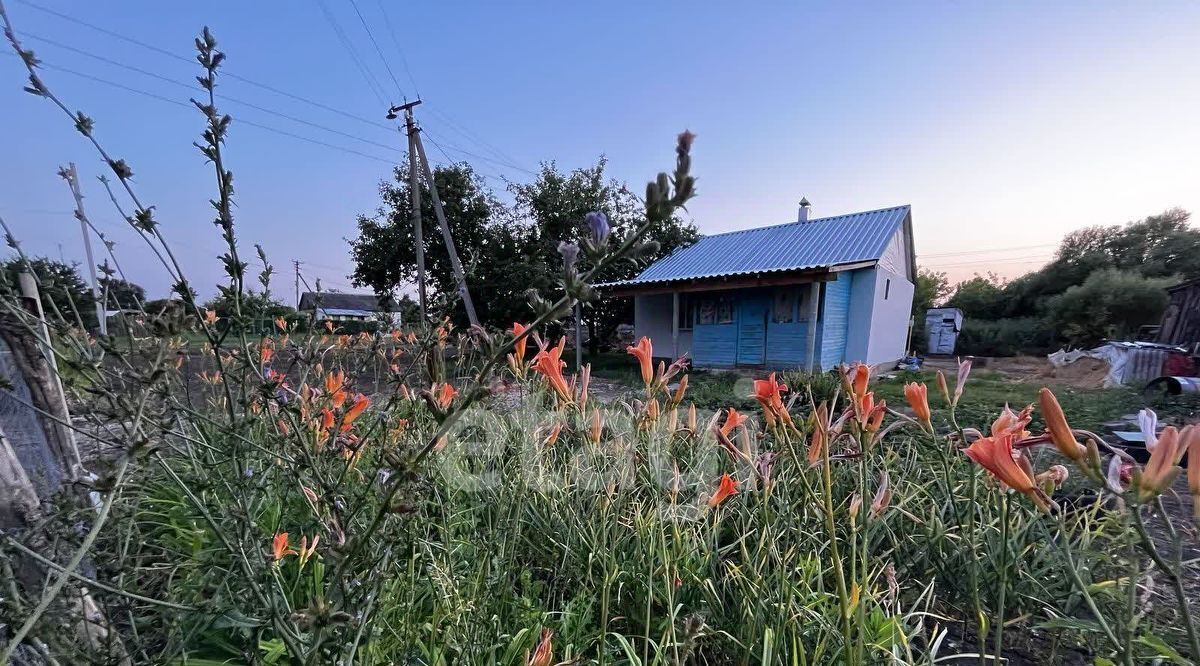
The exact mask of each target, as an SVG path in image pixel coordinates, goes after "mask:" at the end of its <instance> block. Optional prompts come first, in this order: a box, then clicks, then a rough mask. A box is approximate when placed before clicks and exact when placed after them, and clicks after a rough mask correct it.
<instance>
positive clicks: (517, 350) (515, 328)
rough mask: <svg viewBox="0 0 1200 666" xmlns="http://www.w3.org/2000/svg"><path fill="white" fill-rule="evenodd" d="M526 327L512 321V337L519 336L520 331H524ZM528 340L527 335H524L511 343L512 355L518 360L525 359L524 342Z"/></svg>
mask: <svg viewBox="0 0 1200 666" xmlns="http://www.w3.org/2000/svg"><path fill="white" fill-rule="evenodd" d="M526 328H527V327H526V326H525V325H524V324H521V323H519V322H515V321H514V322H513V325H512V334H513V337H519V336H520V335H521V334H522V333H524V332H525V330H526ZM528 341H529V337H528V336H526V337H523V338H521V339H519V340H517V341H516V342H515V343H514V344H513V355H514V356H516V357H517V360H518V361H524V360H525V343H526V342H528Z"/></svg>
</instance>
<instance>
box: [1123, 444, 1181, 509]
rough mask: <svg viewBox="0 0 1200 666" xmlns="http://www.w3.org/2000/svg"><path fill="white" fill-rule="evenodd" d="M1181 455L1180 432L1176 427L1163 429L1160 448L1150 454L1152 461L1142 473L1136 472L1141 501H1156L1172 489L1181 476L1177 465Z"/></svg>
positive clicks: (1135, 477) (1135, 483)
mask: <svg viewBox="0 0 1200 666" xmlns="http://www.w3.org/2000/svg"><path fill="white" fill-rule="evenodd" d="M1181 453H1182V452H1181V451H1180V448H1179V431H1178V430H1176V429H1175V427H1174V426H1167V427H1166V428H1163V431H1162V434H1160V435H1159V437H1158V446H1156V447H1154V451H1152V452H1151V453H1150V460H1149V461H1148V462H1147V463H1146V466H1145V467H1144V468H1142V470H1141V472H1140V473H1139V472H1138V471H1137V470H1135V471H1134V476H1133V478H1134V485H1135V486H1136V487H1137V490H1138V499H1139V500H1141V501H1143V502H1145V501H1147V500H1151V499H1154V498H1155V497H1158V496H1159V495H1160V494H1162V492H1163V491H1165V490H1166V489H1167V488H1170V487H1171V484H1172V483H1174V482H1175V477H1177V476H1179V471H1180V470H1179V467H1177V466H1176V465H1177V464H1178V462H1179V458H1180V455H1181Z"/></svg>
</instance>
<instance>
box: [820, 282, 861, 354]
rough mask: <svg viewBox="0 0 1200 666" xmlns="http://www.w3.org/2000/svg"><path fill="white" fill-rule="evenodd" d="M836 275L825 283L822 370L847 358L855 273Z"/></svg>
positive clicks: (821, 350)
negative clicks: (832, 279)
mask: <svg viewBox="0 0 1200 666" xmlns="http://www.w3.org/2000/svg"><path fill="white" fill-rule="evenodd" d="M836 275H837V279H836V280H834V281H832V282H826V283H825V311H824V313H823V315H822V322H821V336H820V338H821V341H820V346H819V347H818V357H819V358H820V364H821V369H822V370H832V369H833V368H834V367H835V366H837V365H838V364H839V363H842V362H843V361H845V360H846V346H847V343H848V334H849V329H850V301H851V298H852V296H853V292H854V273H853V272H850V271H847V272H842V273H837V274H836Z"/></svg>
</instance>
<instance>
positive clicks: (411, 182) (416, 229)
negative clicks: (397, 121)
mask: <svg viewBox="0 0 1200 666" xmlns="http://www.w3.org/2000/svg"><path fill="white" fill-rule="evenodd" d="M420 103H421V100H417V101H415V102H409V103H407V104H403V105H401V106H395V107H392V109H391V110H390V111H388V117H389V118H392V117H395V113H396V112H397V111H401V110H403V111H404V129H405V133H406V134H407V135H408V190H409V195H410V196H411V197H412V225H413V246H414V247H413V250H414V251H415V253H416V256H417V303H418V304H420V307H421V325H422V326H424V325H425V323H426V322H428V321H429V316H428V313H427V312H426V311H425V309H426V304H425V237H424V233H423V230H422V229H421V187H420V183H419V181H418V179H417V173H418V171H417V149H416V137H417V124H416V122H415V121H414V120H413V111H412V110H413V107H414V106H416V105H418V104H420Z"/></svg>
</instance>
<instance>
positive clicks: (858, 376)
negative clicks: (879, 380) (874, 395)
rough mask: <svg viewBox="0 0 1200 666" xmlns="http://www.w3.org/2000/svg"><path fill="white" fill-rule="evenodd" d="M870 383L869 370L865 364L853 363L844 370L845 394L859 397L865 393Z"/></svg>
mask: <svg viewBox="0 0 1200 666" xmlns="http://www.w3.org/2000/svg"><path fill="white" fill-rule="evenodd" d="M870 381H871V368H870V366H868V365H867V364H865V363H855V364H854V365H852V366H850V367H849V368H848V369H847V370H846V392H847V393H849V394H850V395H852V396H856V397H861V396H863V395H866V393H867V385H868V384H869V383H870Z"/></svg>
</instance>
